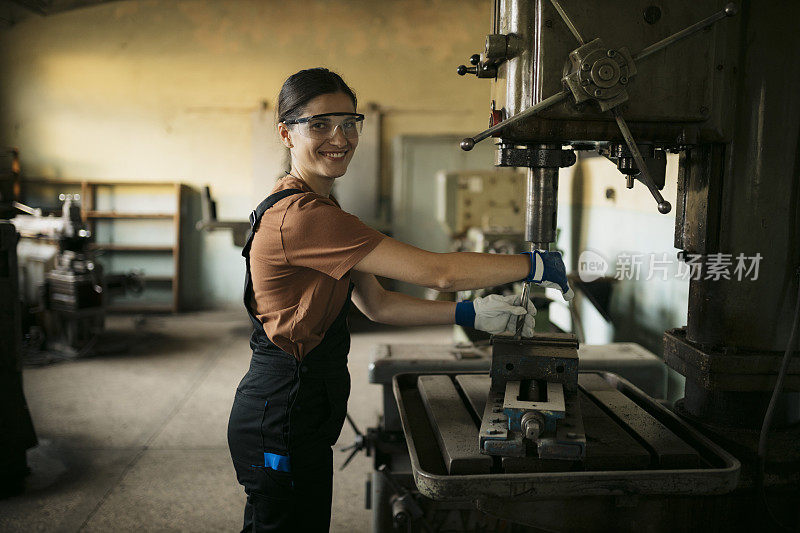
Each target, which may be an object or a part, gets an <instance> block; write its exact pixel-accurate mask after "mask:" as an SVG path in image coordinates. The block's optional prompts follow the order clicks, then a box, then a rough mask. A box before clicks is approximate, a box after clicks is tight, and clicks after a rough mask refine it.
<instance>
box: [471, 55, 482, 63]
mask: <svg viewBox="0 0 800 533" xmlns="http://www.w3.org/2000/svg"><path fill="white" fill-rule="evenodd" d="M469 62H470V63H472V64H473V65H477V64H478V63H480V62H481V55H480V54H472V55H471V56H470V57H469Z"/></svg>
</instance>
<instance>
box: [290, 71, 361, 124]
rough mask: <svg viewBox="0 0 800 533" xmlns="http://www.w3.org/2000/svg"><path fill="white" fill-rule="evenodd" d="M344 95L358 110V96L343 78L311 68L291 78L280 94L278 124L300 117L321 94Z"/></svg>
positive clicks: (333, 73)
mask: <svg viewBox="0 0 800 533" xmlns="http://www.w3.org/2000/svg"><path fill="white" fill-rule="evenodd" d="M339 92H341V93H344V94H346V95H347V96H349V97H350V99H351V100H352V101H353V108H356V105H357V100H356V94H355V93H354V92H353V90H352V89H351V88H350V87H348V86H347V84H346V83H345V82H344V80H343V79H342V77H341V76H339V75H338V74H336V73H335V72H331V71H330V70H328V69H326V68H310V69H307V70H301V71H300V72H298V73H296V74H292V75H291V76H289V77H288V78H287V79H286V81H285V82H283V87H281V92H280V93H279V94H278V109H277V119H278V122H283V121H284V120H290V119H293V118H297V117H299V116H300V115H301V114H302V113H303V108H304V107H305V105H306V104H307V103H308V102H310V101H311V100H313V99H314V98H316V97H317V96H319V95H321V94H331V93H339Z"/></svg>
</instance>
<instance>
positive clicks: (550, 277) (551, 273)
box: [522, 250, 575, 301]
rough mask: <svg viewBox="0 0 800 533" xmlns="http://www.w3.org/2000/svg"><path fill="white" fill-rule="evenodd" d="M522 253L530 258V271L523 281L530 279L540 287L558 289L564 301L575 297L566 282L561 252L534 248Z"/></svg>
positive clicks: (565, 271)
mask: <svg viewBox="0 0 800 533" xmlns="http://www.w3.org/2000/svg"><path fill="white" fill-rule="evenodd" d="M522 253H523V254H525V255H527V256H528V257H529V258H530V260H531V271H530V273H529V274H528V277H526V278H525V279H524V280H523V281H531V282H533V283H536V284H537V285H541V286H542V287H549V288H553V289H560V290H561V294H562V295H563V296H564V300H566V301H570V300H572V298H574V297H575V293H574V292H572V289H570V287H569V284H568V283H567V269H566V267H564V260H563V259H561V252H545V251H542V250H534V251H533V252H522Z"/></svg>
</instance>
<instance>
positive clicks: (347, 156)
mask: <svg viewBox="0 0 800 533" xmlns="http://www.w3.org/2000/svg"><path fill="white" fill-rule="evenodd" d="M355 111H356V110H355V107H354V106H353V101H352V100H351V99H350V97H349V96H348V95H346V94H345V93H342V92H337V93H330V94H322V95H319V96H317V97H315V98H313V99H312V100H309V102H308V103H307V104H306V105H305V107H304V108H303V112H302V113H301V114H300V116H299V117H298V118H303V117H310V116H313V115H321V114H323V113H355ZM278 132H279V133H280V136H281V141H283V144H284V145H285V146H286V147H288V148H289V150H290V152H291V154H292V170H293V172H296V173H297V174H299V176H298V177H320V178H328V179H333V178H338V177H340V176H342V175H344V173H345V172H347V165H349V164H350V160H351V159H352V158H353V152H355V150H356V146H358V138H357V137H356V138H352V139H348V138H347V137H345V136H344V134H343V133H342V130H341V128H336V130H335V133H334V135H333V137H331V138H330V139H326V140H320V139H312V138H310V137H306V136H304V135H302V134H301V133H300V132H299V129H298V128H297V127H296V126H292V125H289V126H287V125H285V124H283V123H280V124H278Z"/></svg>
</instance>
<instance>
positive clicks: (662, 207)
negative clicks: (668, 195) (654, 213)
mask: <svg viewBox="0 0 800 533" xmlns="http://www.w3.org/2000/svg"><path fill="white" fill-rule="evenodd" d="M670 211H672V206H671V205H669V202H668V201H666V200H664V201H663V202H660V203H659V204H658V212H659V213H661V214H662V215H666V214H667V213H669V212H670Z"/></svg>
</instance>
